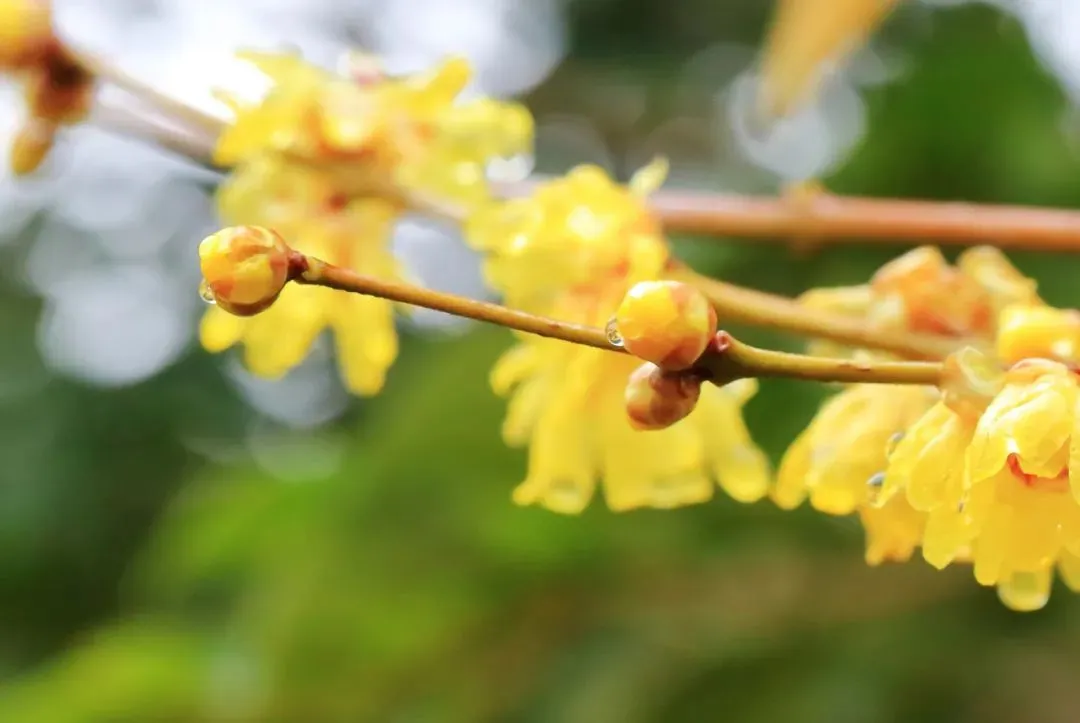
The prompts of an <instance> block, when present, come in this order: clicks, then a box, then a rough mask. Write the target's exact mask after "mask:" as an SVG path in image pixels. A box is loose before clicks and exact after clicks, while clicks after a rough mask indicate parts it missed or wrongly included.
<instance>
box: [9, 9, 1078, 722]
mask: <svg viewBox="0 0 1080 723" xmlns="http://www.w3.org/2000/svg"><path fill="white" fill-rule="evenodd" d="M676 5H677V6H678V7H676ZM768 5H769V4H768V3H757V2H749V1H747V2H716V1H710V2H706V1H705V0H693V1H691V2H687V3H678V4H673V3H664V2H658V1H657V0H624V1H621V2H615V1H614V0H611V1H607V0H591V1H589V2H578V3H576V4H574V5H572V6H571V8H570V22H571V27H572V52H571V55H570V57H569V58H568V59H567V60H566V61H565V62H564V63H563V65H562V66H561V67H560V68H559V69H558V70H557V71H556V72H555V74H554V75H553V76H552V77H551V78H550V79H549V80H548V81H547V82H546V83H545V84H544V85H543V86H541V87H540V88H538V89H537V90H536V91H535V93H534V94H533V95H532V96H531V97H530V99H529V103H530V106H531V107H532V108H533V109H534V110H535V111H536V113H537V114H538V115H540V116H542V115H543V114H545V113H548V114H550V113H561V114H567V115H572V116H574V117H577V118H585V119H588V120H589V121H590V122H592V123H593V124H594V126H595V127H596V129H597V131H598V132H599V134H600V135H601V136H602V138H603V139H604V142H605V143H606V144H607V146H608V147H609V148H632V147H636V144H637V141H638V139H640V138H644V137H646V136H648V135H649V134H650V133H651V132H652V131H653V130H654V129H656V128H657V127H660V126H661V125H663V124H664V123H665V122H666V120H667V119H670V118H674V117H679V118H690V119H693V118H695V117H699V116H701V115H702V114H703V113H705V112H706V110H707V109H706V106H707V105H708V104H709V98H710V97H711V94H712V93H714V92H715V90H716V86H715V85H709V83H710V82H711V79H710V77H709V74H708V73H707V72H703V73H701V82H702V85H701V87H700V88H699V89H698V90H700V92H699V93H695V92H693V91H694V90H695V89H694V88H691V89H690V91H691V92H683V91H685V90H686V88H685V87H683V86H680V88H682V91H680V92H674V91H673V83H672V82H671V77H672V73H673V72H674V70H675V69H676V68H679V67H681V64H682V63H683V62H684V61H685V60H687V59H688V58H690V57H691V56H693V55H695V54H696V53H698V52H699V51H700V50H701V49H702V48H705V47H707V46H709V45H710V44H713V43H717V42H721V41H723V42H739V43H744V44H747V45H748V46H755V45H757V44H758V43H760V40H761V36H762V33H763V28H764V27H765V23H766V20H767V14H768V10H769V8H768ZM932 17H933V20H932V23H930V24H927V23H926V22H924V19H923V14H920V15H919V16H918V17H915V16H907V15H902V16H901V17H899V18H898V19H897V21H896V22H894V23H891V24H890V25H889V26H888V28H887V29H886V30H885V32H884V34H883V36H882V40H883V41H884V42H887V43H889V44H890V46H891V47H894V48H896V49H899V50H901V51H902V52H903V54H904V55H905V58H906V59H905V70H904V72H903V74H902V75H901V76H900V77H899V78H898V79H896V80H894V81H892V82H889V83H886V84H884V85H881V86H879V87H876V88H873V89H870V90H867V91H866V92H865V93H864V98H865V100H866V102H867V104H868V109H869V119H868V123H869V126H868V128H869V130H868V132H867V134H866V135H865V137H864V138H863V140H862V142H861V143H860V145H859V146H858V149H857V150H856V151H855V152H854V153H853V155H852V156H851V157H850V159H849V160H848V161H847V162H846V163H844V164H843V165H842V167H840V168H839V169H838V170H837V171H836V172H835V173H832V174H831V175H830V176H829V177H828V178H827V179H825V180H826V182H827V184H828V186H829V187H830V188H831V189H832V190H834V191H836V192H845V193H858V194H866V195H888V196H909V197H927V198H941V199H966V200H977V201H991V202H1008V203H1032V204H1045V205H1057V206H1077V205H1080V157H1078V155H1077V153H1076V148H1075V146H1074V145H1073V144H1072V141H1071V140H1070V133H1069V132H1063V130H1062V128H1063V127H1062V118H1063V117H1064V116H1065V114H1066V111H1067V110H1068V103H1067V101H1066V99H1065V98H1064V96H1063V94H1062V92H1061V91H1060V89H1059V88H1058V85H1057V83H1056V81H1055V80H1054V79H1053V78H1052V77H1050V76H1049V75H1047V74H1046V73H1045V72H1044V71H1043V70H1042V68H1041V67H1040V66H1039V65H1038V63H1037V62H1036V60H1035V59H1034V58H1033V57H1032V54H1031V52H1030V50H1029V48H1028V45H1027V42H1026V39H1025V35H1024V33H1023V31H1022V29H1021V28H1020V27H1019V26H1018V25H1016V24H1015V23H1012V22H1010V21H1008V20H1006V19H1004V18H1003V16H1001V15H999V14H998V13H997V12H996V11H994V10H992V9H990V8H988V7H985V6H981V5H975V6H963V7H960V8H957V9H950V10H942V11H938V12H935V13H934V14H933V16H932ZM612 87H619V88H624V89H626V88H629V89H631V90H632V91H633V93H636V94H637V95H638V97H642V98H644V99H645V100H646V106H645V108H646V110H645V112H644V113H643V114H641V115H640V116H635V118H634V121H633V122H632V123H627V122H624V121H625V118H624V117H622V116H620V115H619V114H618V113H614V112H612V111H611V106H610V105H606V104H604V103H601V102H598V101H597V99H598V98H604V97H605V96H604V91H605V89H610V88H612ZM694 138H695V137H694V136H693V134H689V136H688V137H685V138H681V140H680V145H679V147H678V148H676V149H675V150H674V151H673V152H672V157H673V161H674V163H675V165H676V167H678V164H679V162H680V159H681V158H693V157H694V156H695V154H698V153H699V152H701V148H700V147H698V146H697V145H695V143H696V142H695V140H694ZM667 150H669V151H671V150H672V149H667ZM680 154H681V155H680ZM540 160H541V165H545V164H546V165H547V166H548V167H549V168H551V169H558V168H560V167H562V168H564V167H565V163H564V162H563V159H559V158H541V159H540ZM583 160H590V159H583ZM618 170H619V171H620V172H622V173H626V172H628V171H629V170H631V169H629V168H620V169H618ZM706 183H707V180H704V181H703V182H702V185H704V184H706ZM31 235H32V234H31ZM27 242H28V239H27ZM676 243H677V244H678V248H679V251H680V253H681V254H683V255H684V256H685V258H687V259H689V260H691V261H692V262H693V263H694V264H695V265H697V266H698V267H699V268H701V269H702V270H705V271H709V272H711V273H713V274H716V275H719V276H722V277H729V278H733V279H737V280H739V281H740V282H744V283H751V284H753V285H757V286H759V287H762V288H765V289H769V290H773V291H778V292H784V293H798V292H800V291H803V290H805V289H807V288H809V287H812V286H817V285H826V284H837V283H858V282H861V281H862V280H864V279H865V278H866V277H867V276H868V275H869V274H870V273H871V272H872V271H873V269H875V268H876V267H877V266H878V265H880V264H881V263H882V262H883V261H885V260H887V259H888V258H890V256H892V255H894V254H895V253H896V252H897V248H895V247H892V248H890V247H885V246H881V245H876V246H874V247H873V248H872V249H852V248H839V249H831V250H830V249H824V250H819V251H816V252H814V253H813V254H811V255H805V254H803V255H800V254H798V253H795V252H794V251H792V250H791V249H789V248H786V247H785V246H784V245H783V244H772V243H764V242H759V243H731V244H727V243H722V242H717V241H716V240H699V239H677V240H676ZM25 247H26V244H25V243H17V244H13V245H9V246H7V247H2V248H0V253H2V254H4V256H5V263H4V264H3V265H2V268H4V269H9V270H10V269H11V268H13V266H14V264H15V261H16V260H17V258H19V256H20V254H22V253H24V252H25ZM1014 259H1015V261H1016V262H1017V264H1018V265H1019V266H1020V267H1021V268H1022V269H1024V270H1025V271H1027V272H1029V273H1031V274H1033V275H1035V276H1036V277H1037V278H1038V279H1039V281H1040V283H1041V284H1042V289H1043V291H1044V293H1045V296H1046V297H1047V298H1048V300H1050V301H1051V302H1054V303H1058V304H1062V305H1068V304H1075V303H1076V302H1077V291H1076V282H1075V279H1076V278H1077V276H1076V274H1077V272H1078V271H1080V263H1078V260H1077V259H1075V258H1071V257H1064V256H1050V255H1046V254H1039V255H1032V254H1015V255H1014ZM5 274H6V275H5V276H4V277H3V279H4V282H3V286H2V287H0V328H2V329H3V330H4V342H3V343H2V344H0V387H2V388H3V389H5V390H8V389H18V390H20V392H21V393H20V394H5V395H3V396H2V399H3V402H2V406H0V467H2V472H0V482H2V483H0V681H2V682H0V721H2V722H3V723H68V722H70V723H114V722H115V723H127V722H129V721H131V722H136V721H140V722H141V721H147V722H149V721H155V722H156V721H184V722H187V723H197V722H200V721H258V722H260V723H261V722H267V723H270V722H274V723H277V722H281V723H338V722H353V721H378V722H380V723H396V722H399V721H400V722H408V723H414V722H415V723H421V722H428V721H432V722H439V723H443V722H446V723H451V722H456V721H461V722H481V721H484V722H487V721H506V722H508V723H509V722H515V723H540V722H548V721H560V722H565V723H578V722H580V723H607V722H611V723H683V722H685V723H697V722H699V721H704V720H738V721H744V720H745V721H762V722H765V721H792V720H797V721H822V722H823V723H824V722H825V721H829V722H830V723H837V722H842V721H869V720H874V721H898V722H899V721H1001V722H1002V723H1013V722H1014V721H1017V720H1025V721H1040V722H1048V721H1062V722H1065V721H1069V722H1071V721H1074V720H1075V719H1076V715H1077V711H1078V710H1080V686H1077V685H1076V681H1077V679H1078V678H1077V676H1078V675H1080V617H1077V613H1080V603H1078V601H1077V600H1075V599H1074V598H1073V597H1071V596H1070V595H1069V594H1068V593H1067V592H1066V591H1065V590H1064V589H1063V588H1060V587H1059V589H1058V590H1056V592H1055V595H1054V596H1053V598H1052V600H1051V602H1050V604H1049V606H1048V607H1047V609H1046V610H1044V611H1042V612H1040V613H1036V614H1028V615H1022V614H1015V613H1010V612H1008V611H1007V610H1005V609H1004V608H1003V607H1002V606H1001V605H1000V604H999V603H998V601H997V599H996V597H995V595H994V593H993V591H990V590H984V589H980V588H978V586H977V585H976V584H975V582H974V581H973V580H972V579H971V576H970V571H968V570H966V569H960V570H949V571H946V572H942V573H939V572H935V571H933V570H932V569H930V568H929V567H928V566H927V565H925V564H924V563H922V562H921V561H915V562H912V563H910V564H908V565H897V566H887V567H884V568H880V569H876V570H873V569H869V568H867V567H865V565H864V564H863V562H862V539H861V533H860V531H859V529H858V526H857V525H856V524H855V523H854V522H853V521H850V520H842V519H829V518H825V517H822V516H819V515H816V514H814V513H811V512H809V511H806V510H800V511H798V512H795V513H783V512H779V511H777V510H775V509H773V508H771V507H770V506H769V504H768V503H764V502H763V503H760V504H757V505H751V506H740V505H737V504H735V503H733V502H731V501H729V500H727V499H724V498H723V497H722V496H720V495H719V494H718V496H717V498H716V499H715V500H714V501H713V502H710V503H709V504H706V505H702V506H699V507H695V508H689V509H682V510H677V511H667V512H654V511H643V512H635V513H631V514H623V515H614V514H612V513H610V512H608V511H607V510H606V509H605V508H604V507H603V505H602V504H601V503H600V502H599V501H598V502H597V503H596V504H594V505H593V506H592V507H591V508H590V509H589V511H588V512H587V513H586V514H585V515H583V516H582V517H580V518H564V517H560V516H557V515H554V514H551V513H548V512H544V511H541V510H538V509H519V508H516V507H514V506H512V505H511V504H510V501H509V492H510V490H511V489H512V487H513V486H514V485H515V484H516V483H517V482H518V481H519V480H520V478H521V477H522V475H523V471H524V455H523V454H522V453H521V452H518V451H512V450H508V449H506V448H505V447H504V446H503V445H502V444H501V442H500V440H499V435H498V430H499V424H500V420H501V415H502V413H503V403H502V402H501V401H500V400H498V399H496V398H494V397H493V395H492V394H491V393H490V391H489V390H488V388H487V370H488V368H489V367H490V364H491V362H492V361H493V360H494V359H495V357H496V356H497V355H498V354H499V353H500V352H501V351H502V350H503V349H505V348H506V346H507V345H508V343H509V337H508V335H507V334H504V333H502V332H501V330H492V329H487V328H483V329H481V328H477V329H474V330H473V331H471V332H470V333H468V334H466V335H463V336H432V335H429V336H419V335H412V336H408V337H407V338H406V341H405V343H404V347H403V351H402V355H401V360H400V362H399V363H398V364H397V366H396V367H395V368H394V370H393V372H392V374H391V377H390V382H389V385H388V388H387V390H386V392H385V393H384V394H383V395H381V396H380V397H378V398H377V399H375V400H373V401H370V402H359V403H356V404H355V405H354V406H353V407H352V408H350V411H349V412H348V413H347V414H346V415H345V416H344V417H342V418H341V419H339V420H337V421H336V422H334V423H332V424H330V425H328V426H327V427H324V428H322V429H320V430H319V431H318V432H317V433H315V434H311V433H303V434H299V433H298V434H297V436H296V438H295V439H292V440H289V441H290V444H289V446H288V447H286V448H284V451H280V452H279V453H278V455H277V457H276V459H277V460H278V461H277V463H276V466H275V465H274V464H271V465H267V464H266V463H265V462H260V461H259V460H256V459H253V458H250V454H248V453H241V454H232V455H229V456H227V457H225V458H223V459H220V460H219V461H216V462H215V461H212V460H213V457H212V456H211V458H209V459H208V458H207V456H206V455H201V454H195V453H194V452H193V451H192V450H191V446H190V444H189V443H188V441H189V440H190V439H191V438H192V437H198V438H200V439H202V440H213V441H214V444H215V445H217V447H219V448H221V449H244V447H243V440H244V438H245V437H244V435H245V434H246V431H247V430H248V428H249V426H250V424H251V423H252V420H253V418H254V413H253V412H252V411H251V410H250V409H248V408H247V407H246V406H245V404H244V403H243V402H242V400H241V399H240V398H239V397H238V396H237V394H236V393H235V392H234V391H233V388H232V387H230V386H229V385H228V384H227V383H226V381H225V380H224V378H223V376H222V373H221V364H220V360H218V359H214V358H211V357H209V356H208V355H206V354H204V353H202V352H200V351H199V350H197V349H194V348H193V349H192V350H191V352H190V353H189V354H188V355H187V356H186V358H185V359H184V361H183V362H182V363H180V364H178V365H175V366H174V367H172V368H170V369H169V370H168V371H166V372H164V373H162V374H161V375H159V376H157V377H156V378H154V379H153V380H151V381H148V382H145V383H142V384H139V385H137V386H135V387H131V388H127V389H123V390H111V391H104V390H100V389H95V388H93V387H91V386H86V385H82V384H80V383H78V382H72V381H65V380H63V379H60V378H54V377H51V376H50V375H49V374H48V372H47V371H46V369H45V368H44V366H43V363H42V362H41V360H40V359H39V357H38V352H37V351H36V349H37V346H36V340H35V325H36V323H37V318H38V314H39V312H40V304H39V302H38V301H37V300H36V299H35V298H34V297H33V296H30V295H28V294H27V293H26V292H25V291H23V290H22V289H23V287H22V285H20V284H19V283H18V280H17V279H16V278H15V276H14V274H12V273H6V272H5ZM192 293H194V290H193V291H192ZM745 333H746V335H747V336H748V337H749V338H751V339H752V340H754V341H757V342H761V343H768V344H773V345H778V346H779V345H783V344H790V343H791V341H790V340H785V339H780V338H778V337H775V336H771V335H767V334H761V333H754V332H750V331H746V332H745ZM762 386H763V389H762V392H761V393H760V395H759V397H758V398H757V399H755V400H754V401H753V402H751V404H750V406H749V409H748V417H749V420H750V425H751V428H752V429H753V430H754V431H755V433H756V436H757V438H758V439H759V441H760V442H761V444H762V445H763V446H764V447H765V448H766V449H768V450H769V451H770V452H771V453H772V454H773V455H774V456H776V455H779V453H781V452H782V450H783V448H784V445H785V443H787V442H789V441H790V440H791V439H792V438H793V436H794V435H795V434H796V432H797V431H798V430H799V429H800V428H801V427H802V426H803V425H805V424H806V422H807V421H808V420H809V418H810V417H811V415H812V413H813V410H814V407H815V405H816V403H817V402H818V401H819V400H820V399H821V398H822V396H823V395H824V394H825V393H827V391H828V390H826V389H822V388H818V387H813V386H809V385H804V384H795V383H785V382H769V383H765V384H763V385H762ZM282 443H283V444H284V442H282ZM323 461H326V462H327V463H326V464H322V463H321V462H323ZM286 473H287V474H286Z"/></svg>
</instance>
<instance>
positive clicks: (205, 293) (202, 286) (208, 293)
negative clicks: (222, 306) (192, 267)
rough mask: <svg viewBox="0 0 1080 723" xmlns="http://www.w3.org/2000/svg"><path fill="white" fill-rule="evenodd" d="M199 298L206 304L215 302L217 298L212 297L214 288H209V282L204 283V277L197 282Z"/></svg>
mask: <svg viewBox="0 0 1080 723" xmlns="http://www.w3.org/2000/svg"><path fill="white" fill-rule="evenodd" d="M199 298H200V299H202V300H203V301H205V302H206V303H207V304H216V303H217V300H216V299H215V298H214V290H213V289H211V288H210V284H208V283H206V279H203V280H202V281H200V282H199Z"/></svg>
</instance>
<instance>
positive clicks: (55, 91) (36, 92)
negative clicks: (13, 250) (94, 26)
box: [0, 0, 94, 175]
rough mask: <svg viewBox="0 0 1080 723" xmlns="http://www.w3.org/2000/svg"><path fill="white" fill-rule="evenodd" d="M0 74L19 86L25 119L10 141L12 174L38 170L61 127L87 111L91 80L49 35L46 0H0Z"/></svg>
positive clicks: (49, 25)
mask: <svg viewBox="0 0 1080 723" xmlns="http://www.w3.org/2000/svg"><path fill="white" fill-rule="evenodd" d="M0 73H6V74H10V75H12V76H14V77H15V79H16V80H17V81H19V83H20V84H21V85H22V88H23V98H24V102H25V104H26V118H25V119H24V121H23V124H22V126H21V127H20V128H19V130H18V131H17V132H16V134H15V138H14V139H13V141H12V146H11V155H10V161H9V163H10V166H11V171H12V172H13V173H14V174H16V175H25V174H28V173H32V172H33V171H35V170H37V168H38V167H39V166H41V164H42V162H43V161H44V160H45V158H46V156H47V155H48V153H49V151H50V150H51V149H52V147H53V144H54V143H55V141H56V134H57V132H58V131H59V129H60V127H61V126H65V125H74V124H76V123H79V122H80V121H82V120H84V119H85V118H86V116H87V115H88V114H89V112H90V104H91V100H92V98H93V90H94V77H93V75H92V74H91V73H90V71H89V70H88V69H87V68H86V67H85V66H84V65H83V64H82V63H81V62H80V61H79V60H78V59H77V58H76V57H75V56H74V55H73V54H72V53H71V52H70V51H69V50H68V48H67V47H66V46H65V45H64V44H63V43H61V42H60V41H59V40H58V39H57V38H56V35H55V34H54V32H53V19H52V8H51V5H50V4H49V2H47V0H0Z"/></svg>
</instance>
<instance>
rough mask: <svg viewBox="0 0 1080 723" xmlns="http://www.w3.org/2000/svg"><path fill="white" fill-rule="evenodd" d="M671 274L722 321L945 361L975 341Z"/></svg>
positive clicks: (686, 272)
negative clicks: (895, 327)
mask: <svg viewBox="0 0 1080 723" xmlns="http://www.w3.org/2000/svg"><path fill="white" fill-rule="evenodd" d="M670 277H671V278H673V279H677V280H679V281H685V282H686V283H689V284H693V285H694V286H696V287H697V288H698V289H700V290H701V291H702V292H703V293H704V294H705V295H706V296H707V297H708V298H709V301H711V302H712V304H713V306H714V307H715V308H716V312H717V315H718V316H719V318H720V319H721V320H722V321H735V322H740V323H745V324H750V325H753V326H760V327H766V328H770V329H779V330H782V331H787V332H792V333H795V334H801V335H804V336H810V337H815V338H818V339H829V340H831V341H835V342H839V343H841V344H848V345H850V346H852V347H857V348H863V349H875V350H879V351H887V352H892V353H894V354H897V355H899V356H902V357H906V358H909V359H941V358H944V357H946V356H948V355H949V354H951V353H952V352H954V351H956V350H957V349H958V348H960V347H962V346H977V345H976V344H974V343H973V342H970V341H964V340H956V339H949V338H945V337H940V336H933V335H926V334H913V333H910V332H896V331H889V332H883V331H879V330H876V329H873V328H871V327H868V326H867V325H866V323H865V322H864V321H862V320H861V319H857V318H852V317H847V316H842V315H839V314H829V313H826V312H823V311H820V310H817V309H808V308H806V307H804V306H802V305H801V304H799V303H798V302H797V301H795V300H794V299H788V298H785V297H783V296H776V295H774V294H767V293H765V292H762V291H756V290H754V289H748V288H745V287H742V286H736V285H735V284H729V283H727V282H724V281H718V280H716V279H711V278H709V277H707V276H702V275H701V274H699V273H697V272H695V271H693V270H691V269H689V268H687V267H685V266H677V267H676V269H675V271H674V273H672V274H670Z"/></svg>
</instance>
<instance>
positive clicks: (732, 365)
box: [289, 251, 943, 385]
mask: <svg viewBox="0 0 1080 723" xmlns="http://www.w3.org/2000/svg"><path fill="white" fill-rule="evenodd" d="M289 279H290V280H291V281H293V282H294V283H299V284H308V285H312V286H323V287H326V288H330V289H336V290H338V291H344V292H348V293H354V294H364V295H367V296H375V297H379V298H383V299H389V300H391V301H396V302H399V303H404V304H409V305H411V306H418V307H422V308H425V309H431V310H434V311H441V312H444V313H447V314H453V315H454V316H459V317H463V318H467V319H473V320H475V321H483V322H486V323H489V324H495V325H497V326H503V327H506V328H508V329H513V330H515V331H520V332H524V333H527V334H536V335H537V336H543V337H547V338H550V339H558V340H561V341H565V342H568V343H572V344H581V345H584V346H589V347H593V348H596V349H602V350H605V351H610V352H613V353H620V354H622V353H626V350H625V349H623V348H622V346H621V345H619V344H618V343H614V342H613V341H612V340H611V339H610V338H609V337H608V334H607V332H606V331H605V330H603V329H599V328H596V327H590V326H582V325H579V324H570V323H567V322H564V321H559V320H557V319H551V318H547V317H543V316H538V315H535V314H529V313H526V312H524V311H518V310H516V309H511V308H508V307H505V306H502V305H500V304H494V303H491V302H486V301H479V300H476V299H470V298H467V297H463V296H457V295H455V294H448V293H445V292H441V291H434V290H432V289H426V288H423V287H420V286H414V285H412V284H408V283H404V282H401V281H390V280H386V279H379V278H375V277H372V276H367V275H365V274H359V273H356V272H355V271H352V270H350V269H346V268H342V267H339V266H335V265H333V264H329V263H326V262H325V261H322V260H320V259H317V258H314V257H311V256H307V255H305V254H302V253H300V252H298V251H291V252H290V254H289ZM942 368H943V367H942V365H941V364H940V363H935V362H877V361H875V362H861V361H852V360H848V359H826V358H821V357H811V356H805V355H802V354H790V353H786V352H778V351H770V350H767V349H759V348H757V347H753V346H750V345H749V344H745V343H743V342H741V341H739V340H737V339H735V338H734V337H733V336H731V334H729V333H727V332H725V331H721V332H718V333H717V335H716V337H715V339H714V341H713V343H712V344H710V346H709V348H708V349H706V351H705V353H704V354H703V355H702V356H701V358H700V359H698V361H697V363H696V364H695V365H694V370H695V371H696V372H697V373H699V374H700V375H701V376H702V377H703V378H704V379H705V380H707V381H712V382H714V383H716V384H718V385H723V384H727V383H730V382H733V381H735V380H737V379H747V378H754V377H782V378H789V379H801V380H806V381H817V382H839V383H863V384H917V385H933V384H936V383H937V381H938V380H939V378H940V376H941V372H942Z"/></svg>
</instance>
